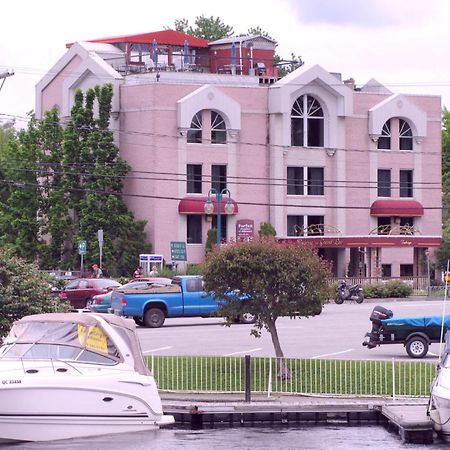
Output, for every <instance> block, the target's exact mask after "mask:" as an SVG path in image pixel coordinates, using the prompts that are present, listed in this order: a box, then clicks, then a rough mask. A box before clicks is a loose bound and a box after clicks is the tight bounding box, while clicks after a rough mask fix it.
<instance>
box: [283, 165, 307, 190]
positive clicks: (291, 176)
mask: <svg viewBox="0 0 450 450" xmlns="http://www.w3.org/2000/svg"><path fill="white" fill-rule="evenodd" d="M303 192H304V191H303V167H288V168H287V194H288V195H303Z"/></svg>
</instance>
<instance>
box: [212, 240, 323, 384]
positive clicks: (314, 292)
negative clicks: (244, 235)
mask: <svg viewBox="0 0 450 450" xmlns="http://www.w3.org/2000/svg"><path fill="white" fill-rule="evenodd" d="M203 274H204V279H205V289H206V290H208V291H214V292H215V295H217V296H218V297H219V298H220V299H222V300H223V301H224V305H223V307H222V308H221V309H222V312H223V314H224V316H225V317H236V316H238V315H239V314H242V313H243V312H246V313H250V314H253V315H254V316H255V317H256V322H255V325H254V328H253V329H252V334H253V335H254V336H256V337H259V336H260V335H261V330H262V329H265V330H267V331H268V332H269V333H270V335H271V338H272V344H273V346H274V350H275V355H276V357H277V358H279V359H280V358H283V356H284V354H283V350H282V348H281V344H280V339H279V336H278V331H277V327H276V321H277V319H278V318H279V317H281V316H289V317H298V316H309V315H314V312H315V311H317V310H318V309H321V306H322V304H323V303H324V301H326V300H327V299H328V298H329V288H328V285H327V281H326V280H327V279H328V278H329V277H330V271H329V268H328V266H327V264H326V263H325V262H324V261H323V260H322V259H321V258H320V257H319V256H318V255H317V253H316V252H315V251H314V250H313V249H311V248H307V247H303V246H299V245H292V244H280V243H278V242H276V241H275V240H274V239H262V240H257V241H253V242H248V243H235V244H228V245H227V246H226V247H224V248H221V249H218V248H216V249H214V250H213V251H212V252H211V253H210V255H209V257H208V259H207V261H206V263H205V266H204V270H203ZM234 291H236V292H239V293H240V295H242V296H245V297H247V300H245V301H244V303H243V302H242V301H241V300H239V299H237V298H235V297H233V296H230V292H234ZM243 308H244V309H245V310H244V309H243ZM279 369H280V372H281V375H283V376H284V375H286V372H285V370H284V368H283V365H279Z"/></svg>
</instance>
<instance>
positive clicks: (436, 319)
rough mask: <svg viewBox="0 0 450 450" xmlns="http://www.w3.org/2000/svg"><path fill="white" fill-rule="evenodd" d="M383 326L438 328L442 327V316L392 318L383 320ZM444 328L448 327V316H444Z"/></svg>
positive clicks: (449, 319)
mask: <svg viewBox="0 0 450 450" xmlns="http://www.w3.org/2000/svg"><path fill="white" fill-rule="evenodd" d="M381 323H382V324H383V325H399V326H401V325H404V326H410V327H411V326H412V327H421V328H424V327H440V326H442V316H440V315H436V316H421V317H393V318H391V319H383V320H382V321H381ZM444 326H446V327H450V315H448V316H444Z"/></svg>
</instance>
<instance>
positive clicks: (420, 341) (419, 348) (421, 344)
mask: <svg viewBox="0 0 450 450" xmlns="http://www.w3.org/2000/svg"><path fill="white" fill-rule="evenodd" d="M406 353H408V355H409V356H410V357H411V358H423V357H424V356H425V355H426V354H427V353H428V342H427V341H426V339H425V338H423V337H421V336H416V337H413V338H411V339H409V340H408V341H406Z"/></svg>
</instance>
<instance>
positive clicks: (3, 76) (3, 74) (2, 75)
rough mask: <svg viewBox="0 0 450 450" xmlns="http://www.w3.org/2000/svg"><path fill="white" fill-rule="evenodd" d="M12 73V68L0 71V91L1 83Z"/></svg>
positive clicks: (0, 88)
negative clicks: (0, 81)
mask: <svg viewBox="0 0 450 450" xmlns="http://www.w3.org/2000/svg"><path fill="white" fill-rule="evenodd" d="M13 75H14V70H8V69H7V70H4V71H3V72H0V80H3V81H2V83H1V84H0V91H1V90H2V87H3V85H4V84H5V80H6V79H7V78H8V77H12V76H13Z"/></svg>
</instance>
